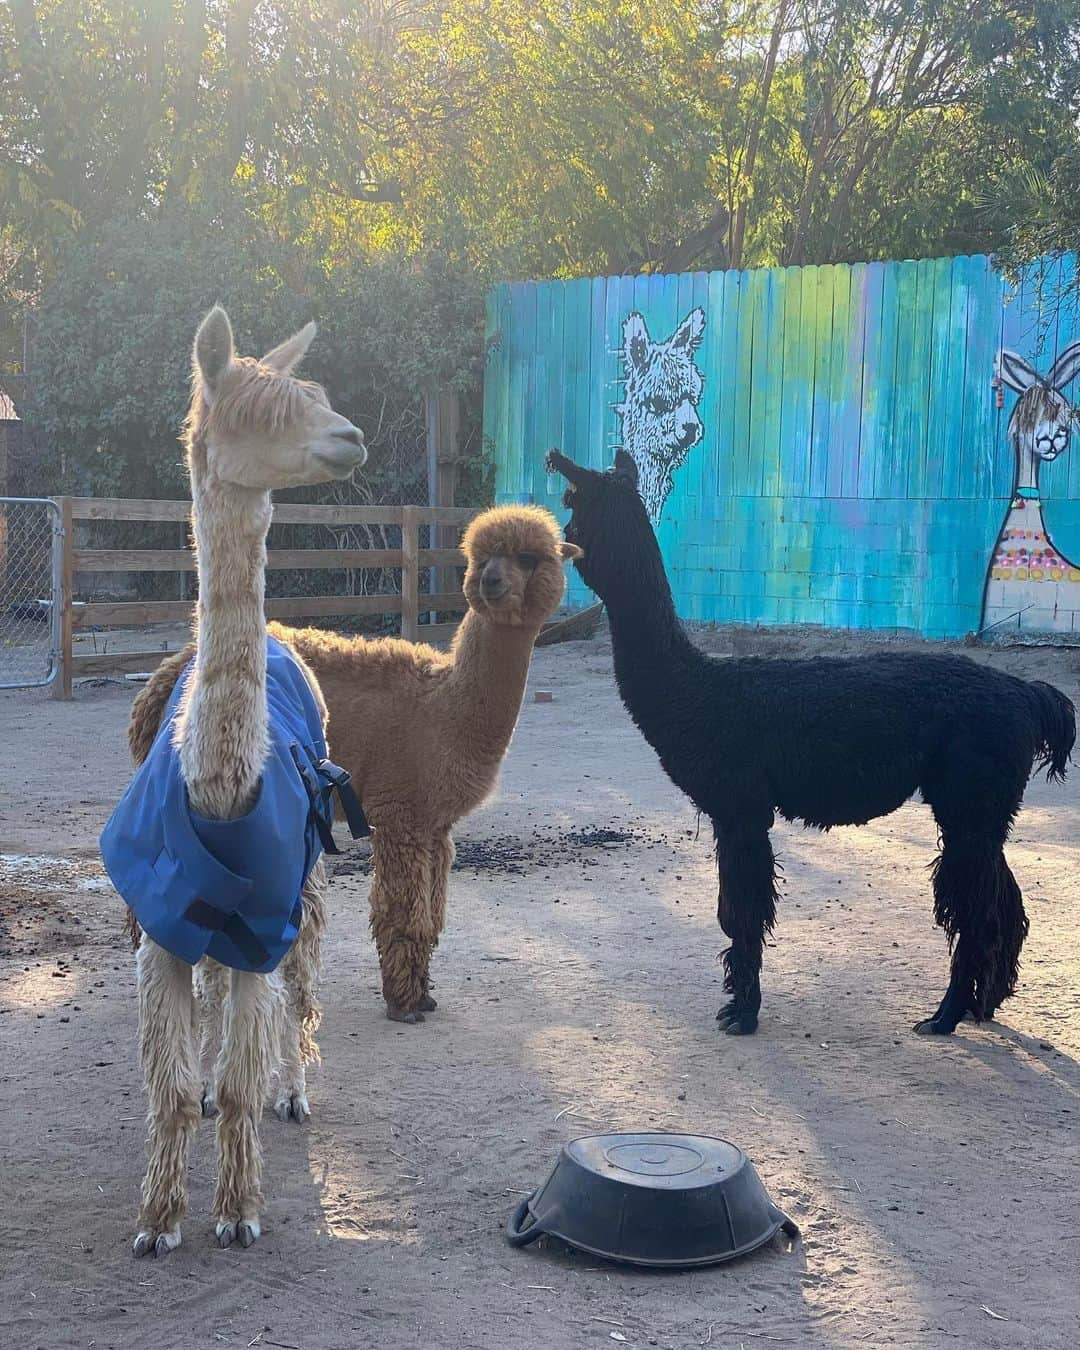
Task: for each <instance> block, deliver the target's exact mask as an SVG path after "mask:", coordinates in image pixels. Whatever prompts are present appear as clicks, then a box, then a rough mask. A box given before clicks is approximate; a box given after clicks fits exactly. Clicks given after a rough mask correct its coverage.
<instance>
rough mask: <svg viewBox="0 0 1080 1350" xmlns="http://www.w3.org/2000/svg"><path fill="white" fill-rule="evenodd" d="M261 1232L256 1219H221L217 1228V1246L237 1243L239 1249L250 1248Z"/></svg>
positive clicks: (229, 1245) (228, 1245)
mask: <svg viewBox="0 0 1080 1350" xmlns="http://www.w3.org/2000/svg"><path fill="white" fill-rule="evenodd" d="M261 1232H262V1229H261V1228H260V1227H259V1221H258V1219H223V1220H222V1222H221V1223H219V1224H218V1226H217V1240H218V1246H219V1247H231V1246H232V1244H233V1243H234V1242H239V1244H240V1246H241V1247H250V1246H251V1244H252V1243H253V1242H254V1241H255V1239H256V1238H257V1237H258V1236H259V1234H260V1233H261Z"/></svg>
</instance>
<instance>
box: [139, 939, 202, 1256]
mask: <svg viewBox="0 0 1080 1350" xmlns="http://www.w3.org/2000/svg"><path fill="white" fill-rule="evenodd" d="M136 969H137V975H138V985H139V1058H140V1059H141V1061H142V1068H143V1078H144V1080H145V1082H146V1093H147V1097H148V1099H149V1101H148V1110H147V1124H148V1136H147V1144H146V1151H147V1165H146V1176H145V1177H144V1179H143V1186H142V1205H141V1207H140V1209H139V1231H138V1234H137V1235H136V1237H135V1243H134V1246H133V1251H134V1253H135V1255H136V1256H145V1255H146V1253H147V1252H153V1253H154V1254H155V1255H156V1256H165V1255H166V1254H167V1253H169V1252H171V1251H172V1250H173V1249H174V1248H175V1247H179V1245H180V1220H181V1219H182V1218H183V1216H184V1213H185V1211H186V1209H187V1160H188V1148H189V1146H190V1144H191V1136H192V1135H193V1134H194V1132H195V1127H196V1125H197V1124H198V1121H199V1062H198V1057H197V1054H196V1046H195V1035H196V1027H195V996H194V993H193V991H192V987H191V967H190V966H189V965H188V964H187V962H186V961H181V960H179V959H178V958H177V957H175V956H173V955H171V954H170V953H169V952H167V951H165V950H164V949H163V948H161V947H159V946H158V945H157V944H156V943H154V942H151V941H150V939H149V938H148V937H146V936H145V935H144V937H143V939H142V942H141V943H140V945H139V954H138V956H137V958H136Z"/></svg>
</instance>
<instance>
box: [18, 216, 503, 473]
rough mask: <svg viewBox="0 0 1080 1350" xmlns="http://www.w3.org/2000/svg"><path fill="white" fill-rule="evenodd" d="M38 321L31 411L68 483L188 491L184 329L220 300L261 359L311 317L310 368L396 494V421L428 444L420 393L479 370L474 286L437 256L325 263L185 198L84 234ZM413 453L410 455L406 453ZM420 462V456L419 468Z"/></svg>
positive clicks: (465, 382) (457, 384)
mask: <svg viewBox="0 0 1080 1350" xmlns="http://www.w3.org/2000/svg"><path fill="white" fill-rule="evenodd" d="M60 264H61V265H60V266H59V268H58V272H57V276H56V280H55V281H54V282H53V284H52V285H51V286H50V287H49V288H48V289H47V291H46V293H45V296H44V299H43V302H42V304H41V306H40V308H39V311H38V313H37V316H36V340H35V353H36V362H37V364H36V367H35V371H34V374H35V379H34V381H33V401H32V403H31V404H30V406H29V407H28V409H27V413H28V416H29V417H30V418H31V420H32V421H33V422H34V423H35V424H36V425H37V426H38V427H39V428H40V429H41V430H42V431H43V432H45V434H46V435H47V437H48V438H49V439H50V440H51V441H52V442H53V443H54V444H57V445H59V446H61V447H63V449H64V462H65V466H66V481H65V483H64V485H63V486H64V487H65V488H67V489H69V490H79V491H87V492H94V493H102V494H111V495H118V496H125V495H126V496H161V495H169V494H177V495H183V494H184V492H185V491H186V480H185V475H184V470H183V464H182V457H181V451H180V446H179V444H178V440H177V438H178V435H179V432H180V428H181V424H182V421H183V417H184V413H185V410H186V406H187V396H186V386H187V378H188V373H189V370H190V355H189V354H190V349H191V337H192V334H193V332H194V331H195V328H196V326H197V324H198V321H199V319H200V318H201V316H202V315H203V314H204V313H205V312H206V311H207V309H209V307H210V306H211V305H212V304H213V303H215V301H220V302H221V303H222V304H224V305H225V306H226V308H227V309H228V311H229V315H230V317H231V319H232V321H233V326H234V329H235V332H236V339H237V344H238V347H239V349H240V350H242V351H250V352H256V353H257V352H261V351H264V350H268V349H269V348H270V347H271V346H273V345H274V344H275V343H277V342H278V341H280V340H281V338H282V337H283V336H286V335H288V333H290V332H292V331H294V330H295V329H297V328H299V327H301V326H302V325H303V324H304V323H305V322H306V321H307V320H308V319H310V318H312V317H314V318H315V319H317V320H318V321H319V322H320V324H321V329H322V331H321V334H320V337H319V340H318V341H317V342H316V344H315V346H314V347H313V348H312V351H311V354H310V357H309V358H308V360H307V361H306V362H305V367H304V369H305V372H306V373H308V374H310V375H311V377H312V378H314V379H317V380H320V381H321V382H322V383H324V384H325V385H326V387H327V390H328V391H329V393H330V396H331V399H332V400H333V402H334V404H335V406H336V407H339V408H340V409H341V410H342V411H343V412H345V413H346V414H348V415H349V416H350V417H352V418H353V419H354V420H355V421H356V422H357V423H358V424H359V425H360V426H362V427H364V428H365V431H366V432H367V434H368V438H369V443H370V446H371V450H372V471H373V472H374V473H375V474H376V475H378V474H379V472H380V469H382V470H383V471H384V476H386V475H388V477H389V480H390V481H384V482H383V484H382V486H383V488H384V491H385V492H386V493H390V494H392V491H393V487H394V484H393V481H392V480H393V476H394V468H393V465H392V464H391V465H389V466H387V465H386V464H382V465H381V464H380V451H381V450H382V449H384V448H385V449H386V450H387V455H386V456H385V457H384V458H389V459H391V460H392V459H393V458H394V455H395V454H396V455H397V456H398V458H401V455H400V449H401V447H400V446H399V445H398V444H397V441H398V439H399V438H400V437H401V435H402V434H403V428H402V425H401V423H402V420H403V419H404V420H405V422H406V424H407V426H408V428H409V434H411V436H412V439H413V441H415V439H416V437H417V436H419V440H420V444H421V445H422V443H423V400H424V397H425V395H426V394H428V393H435V392H437V391H438V390H440V389H459V390H469V389H471V388H472V387H473V386H474V385H475V383H476V382H477V379H478V377H479V371H480V349H481V342H482V315H483V294H482V287H481V285H480V284H479V282H478V281H477V280H476V278H475V277H473V276H471V275H465V276H460V275H458V274H456V273H455V272H454V271H453V270H452V269H451V268H449V267H448V266H447V264H446V263H445V261H443V260H441V259H436V260H435V261H434V262H432V263H430V264H424V263H423V262H422V261H421V260H420V259H413V260H412V261H411V262H410V263H409V264H408V265H407V266H406V265H404V264H402V263H399V262H396V261H395V260H393V259H392V258H390V259H383V260H379V261H375V262H371V263H368V264H359V263H358V264H356V265H355V266H352V267H344V266H342V267H339V268H335V269H333V270H331V271H327V270H326V269H324V268H321V267H319V266H318V265H317V264H316V262H315V261H314V260H312V259H311V258H309V257H306V256H305V255H304V254H303V253H302V252H301V251H299V250H298V249H297V248H296V247H295V246H293V245H288V244H284V243H282V242H281V241H280V240H279V239H277V238H276V237H275V236H274V235H273V234H271V232H270V231H268V230H267V229H266V228H265V226H263V225H262V223H261V222H260V221H259V219H258V218H257V217H256V216H255V215H254V214H253V213H252V212H251V211H250V210H248V209H246V208H245V207H244V206H243V204H241V203H236V202H233V203H228V204H226V205H223V206H219V207H218V208H217V209H214V210H211V209H209V208H207V207H189V206H182V207H178V208H176V209H174V210H171V211H169V212H167V213H163V214H161V215H153V216H145V215H140V216H135V217H128V218H124V219H121V220H117V221H113V222H110V223H109V224H108V225H107V226H104V227H102V228H100V229H97V230H93V231H91V230H86V231H84V232H83V233H82V234H81V235H80V236H79V237H78V239H77V240H76V241H75V242H74V243H73V244H72V245H71V246H70V247H69V248H68V249H67V250H66V251H65V252H64V253H63V254H62V256H61V258H60ZM412 458H413V459H415V458H416V456H415V453H414V454H413V455H412ZM421 469H422V463H421Z"/></svg>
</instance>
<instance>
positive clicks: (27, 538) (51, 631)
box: [0, 497, 60, 689]
mask: <svg viewBox="0 0 1080 1350" xmlns="http://www.w3.org/2000/svg"><path fill="white" fill-rule="evenodd" d="M59 529H60V518H59V513H58V512H57V509H56V504H55V503H54V502H51V501H46V500H43V499H40V498H27V497H0V689H18V688H28V687H31V686H34V685H45V684H48V683H49V682H50V680H51V679H52V677H53V674H54V672H55V670H56V664H57V659H58V652H59V627H58V624H59V606H58V605H57V603H56V601H57V590H58V587H57V568H58V566H59V550H58V549H57V548H56V540H57V536H58V532H59Z"/></svg>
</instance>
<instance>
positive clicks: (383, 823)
mask: <svg viewBox="0 0 1080 1350" xmlns="http://www.w3.org/2000/svg"><path fill="white" fill-rule="evenodd" d="M461 546H462V549H463V550H464V552H465V555H466V559H467V569H466V573H465V587H464V589H465V596H466V599H467V600H468V602H469V609H468V612H467V613H466V615H465V617H464V619H463V620H462V623H461V626H460V627H459V629H458V631H457V634H456V635H455V638H454V642H453V645H452V647H451V649H450V651H449V653H446V652H441V651H437V650H436V649H435V648H434V647H429V646H427V645H425V644H423V643H411V642H405V641H403V640H402V639H400V638H381V639H379V640H376V641H369V640H367V639H365V638H347V637H340V636H338V635H337V634H334V633H327V632H324V631H322V630H321V629H317V628H305V629H294V628H284V627H282V626H281V625H280V624H271V625H270V632H271V633H273V634H274V636H275V637H277V638H278V639H280V641H282V642H285V643H287V644H288V645H289V646H290V647H291V648H292V649H293V651H294V652H296V653H297V655H298V656H300V658H301V659H302V660H303V661H304V662H305V663H306V665H307V667H308V668H309V669H310V670H311V672H312V674H313V676H314V678H315V679H316V681H317V682H318V685H319V687H320V689H321V692H322V696H323V698H324V699H325V701H326V707H327V710H328V715H329V720H328V723H327V738H328V741H329V745H330V750H331V754H332V755H333V757H334V759H335V761H336V762H337V763H339V764H341V765H343V766H344V767H345V768H347V769H348V770H349V772H350V773H351V774H352V777H353V784H354V786H355V788H356V790H357V792H358V793H359V794H360V799H361V801H362V802H363V805H364V811H365V813H366V814H367V817H368V820H369V821H370V823H371V825H372V827H373V839H372V849H373V859H374V872H375V875H374V879H373V882H372V888H371V929H372V933H373V935H374V937H375V942H376V945H377V947H378V951H379V964H380V968H381V972H382V983H383V995H384V997H385V999H386V1007H387V1014H388V1016H390V1017H391V1018H393V1019H394V1020H397V1021H407V1022H417V1021H422V1020H423V1016H424V1013H425V1012H430V1011H432V1010H433V1009H434V1007H435V1000H434V999H433V998H432V997H431V994H430V978H429V973H428V972H429V964H430V959H431V953H432V951H433V950H434V948H435V946H436V945H437V943H438V940H439V934H440V933H441V932H442V929H443V926H444V923H445V917H446V898H447V887H448V884H449V876H450V867H451V864H452V863H453V859H454V845H453V840H452V839H451V835H450V830H451V827H452V826H453V825H454V824H455V823H456V822H457V821H458V820H460V819H461V818H462V816H464V815H466V814H467V813H468V812H470V811H472V810H474V809H475V808H476V807H477V806H479V805H480V804H481V802H483V801H484V799H485V798H486V797H487V796H488V795H489V793H490V792H491V790H492V788H493V787H494V786H495V782H496V779H497V777H498V772H499V766H500V764H501V763H502V760H503V756H504V755H505V754H506V750H507V747H508V746H509V744H510V738H511V736H512V735H513V731H514V726H515V724H516V722H517V717H518V713H519V712H520V709H521V700H522V697H523V695H524V691H525V682H526V678H527V676H528V670H529V661H530V659H531V656H532V649H533V644H534V642H535V641H536V636H537V634H538V633H539V631H540V628H541V626H542V625H543V624H544V623H545V622H546V620H547V619H548V618H549V617H550V616H551V614H552V613H553V612H554V610H555V609H556V608H557V606H558V604H559V602H560V600H561V599H562V595H563V590H564V586H565V576H564V572H563V562H564V560H565V559H567V558H574V557H577V556H578V555H579V552H580V550H579V549H577V548H575V547H574V546H573V545H570V544H566V543H564V542H563V539H562V535H561V533H560V531H559V526H558V524H557V522H556V520H555V518H554V516H552V515H551V514H550V512H548V511H544V510H542V509H541V508H539V507H532V506H507V507H496V508H495V509H493V510H491V511H486V512H484V513H483V514H482V515H480V516H477V518H476V519H475V520H474V521H472V523H471V524H470V525H469V528H468V530H467V531H466V532H465V536H464V538H463V539H462V545H461ZM190 650H191V649H190V648H189V649H188V650H187V651H184V652H179V653H178V654H177V655H176V656H173V657H170V658H169V659H168V660H167V661H165V662H163V663H162V665H161V666H159V667H158V670H157V671H156V672H155V674H154V677H153V679H152V680H151V681H150V683H149V684H148V685H147V686H146V687H145V689H143V690H142V692H141V693H140V694H139V697H138V698H137V699H136V701H135V706H134V708H133V709H132V716H131V723H130V726H129V728H128V736H129V740H130V743H131V748H132V753H133V754H134V755H135V757H136V759H140V758H141V757H142V756H144V755H145V754H146V752H147V749H148V748H149V745H150V743H151V742H152V740H153V738H154V735H155V733H156V731H157V727H158V723H159V722H160V719H161V715H162V712H163V710H164V707H165V704H166V702H167V701H168V698H169V694H170V692H171V690H172V687H173V684H174V683H175V681H176V679H177V677H178V676H179V674H180V672H181V671H182V670H183V668H184V666H185V664H186V662H187V660H188V659H189V656H190Z"/></svg>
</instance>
